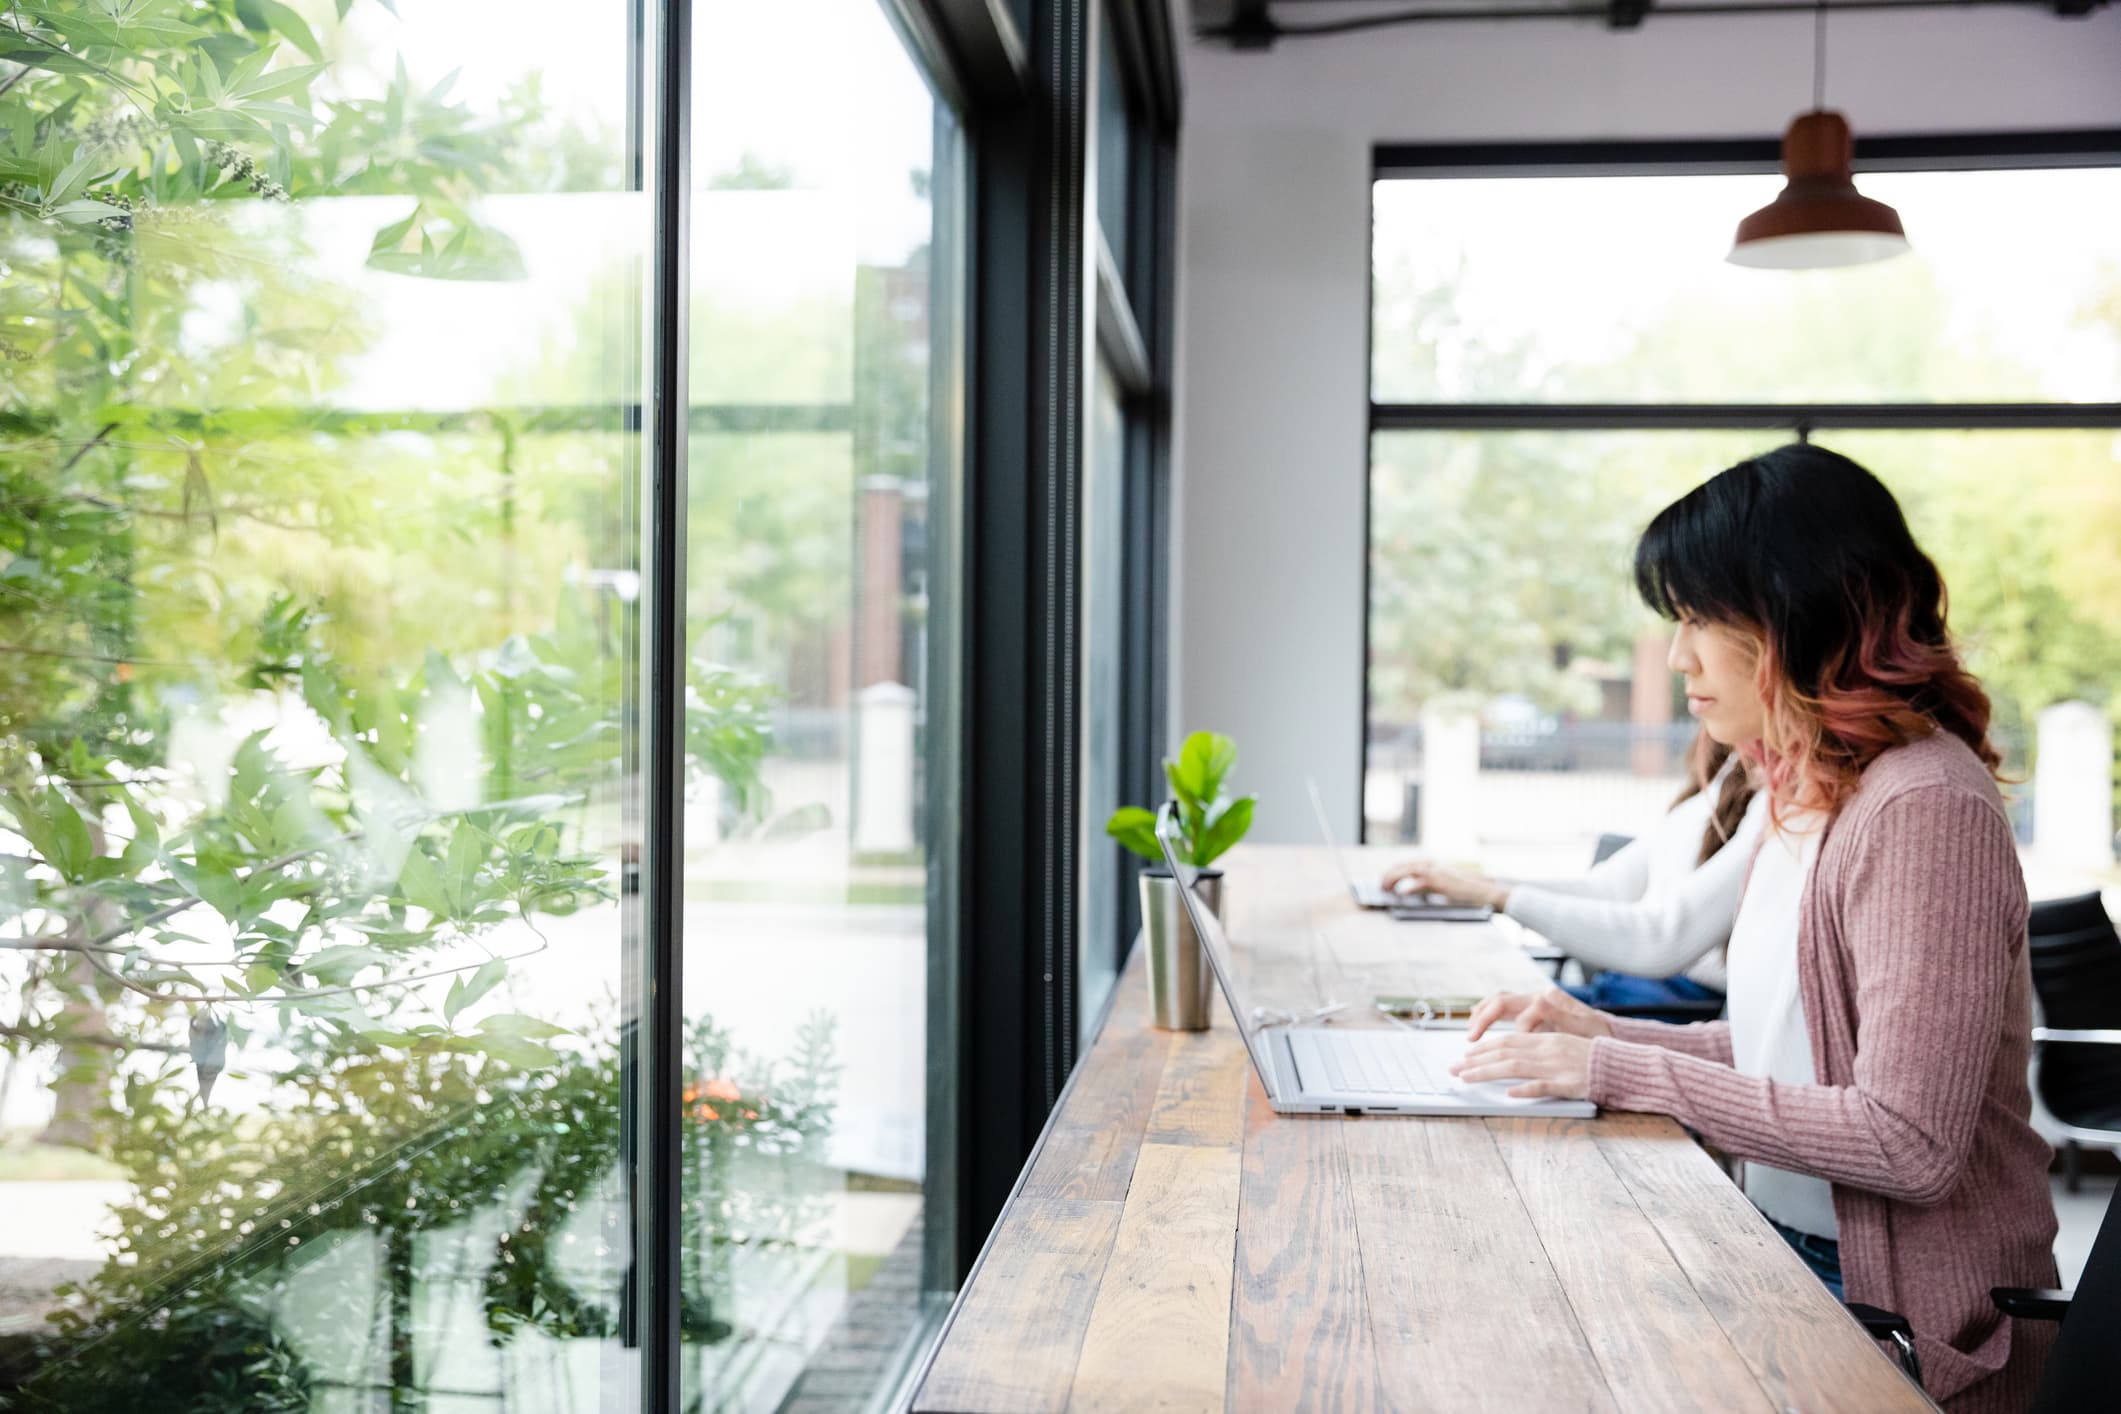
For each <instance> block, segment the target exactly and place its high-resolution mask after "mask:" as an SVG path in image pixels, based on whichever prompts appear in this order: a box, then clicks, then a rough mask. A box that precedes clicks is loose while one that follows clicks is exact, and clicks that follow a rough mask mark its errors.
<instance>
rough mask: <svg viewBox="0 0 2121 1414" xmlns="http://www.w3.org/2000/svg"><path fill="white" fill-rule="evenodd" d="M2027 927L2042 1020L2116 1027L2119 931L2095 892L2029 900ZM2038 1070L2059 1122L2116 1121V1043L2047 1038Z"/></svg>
mask: <svg viewBox="0 0 2121 1414" xmlns="http://www.w3.org/2000/svg"><path fill="white" fill-rule="evenodd" d="M2028 932H2029V935H2030V936H2029V946H2030V949H2031V957H2032V967H2033V990H2034V991H2035V992H2037V993H2038V994H2039V996H2040V1010H2041V1013H2042V1014H2043V1016H2044V1018H2045V1020H2046V1023H2047V1025H2049V1026H2052V1027H2058V1028H2064V1029H2068V1030H2073V1031H2074V1030H2087V1031H2096V1030H2104V1029H2110V1030H2121V935H2117V934H2116V933H2115V932H2114V923H2113V920H2112V919H2111V918H2109V917H2107V915H2106V907H2105V905H2104V904H2102V903H2101V902H2100V901H2099V895H2097V894H2079V895H2077V896H2075V897H2074V898H2059V899H2048V900H2045V901H2043V902H2040V903H2036V904H2034V905H2033V908H2032V917H2031V920H2030V924H2029V928H2028ZM2036 1074H2037V1084H2038V1085H2039V1087H2040V1100H2041V1103H2042V1104H2045V1105H2046V1106H2047V1108H2048V1109H2049V1111H2050V1112H2052V1113H2053V1114H2054V1116H2055V1118H2057V1119H2059V1120H2061V1121H2062V1122H2063V1123H2065V1124H2075V1125H2081V1126H2083V1127H2085V1128H2088V1129H2110V1128H2113V1127H2115V1125H2116V1124H2117V1123H2121V1046H2101V1045H2088V1044H2081V1043H2080V1044H2072V1043H2069V1042H2063V1041H2049V1042H2046V1043H2045V1044H2043V1045H2042V1046H2041V1048H2040V1060H2039V1065H2038V1067H2037V1071H2036Z"/></svg>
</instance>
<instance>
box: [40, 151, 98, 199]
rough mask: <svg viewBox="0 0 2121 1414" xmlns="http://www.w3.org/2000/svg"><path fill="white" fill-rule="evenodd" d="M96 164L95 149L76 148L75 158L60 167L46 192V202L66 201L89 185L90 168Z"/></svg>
mask: <svg viewBox="0 0 2121 1414" xmlns="http://www.w3.org/2000/svg"><path fill="white" fill-rule="evenodd" d="M95 165H96V154H95V153H94V152H93V151H91V150H90V149H89V148H87V147H77V148H75V149H74V160H73V161H71V162H69V163H67V164H66V166H65V167H63V168H61V169H60V171H59V175H58V177H57V178H56V179H55V180H54V181H53V182H52V185H51V187H50V189H49V190H47V191H46V192H45V193H44V200H45V203H46V204H47V205H57V204H60V203H63V202H65V200H66V199H67V198H68V197H70V196H72V195H73V194H74V193H75V192H76V191H78V190H80V189H81V188H82V187H83V186H85V185H87V183H88V178H89V174H90V173H89V169H90V168H92V167H94V166H95Z"/></svg>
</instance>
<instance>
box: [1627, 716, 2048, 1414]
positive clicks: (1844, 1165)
mask: <svg viewBox="0 0 2121 1414" xmlns="http://www.w3.org/2000/svg"><path fill="white" fill-rule="evenodd" d="M2025 922H2026V897H2025V880H2024V876H2023V875H2022V874H2021V873H2020V871H2019V867H2018V856H2017V851H2016V849H2015V848H2014V847H2013V844H2012V840H2011V830H2010V824H2009V822H2008V820H2007V819H2006V818H2005V816H2004V813H2003V803H2002V799H2001V797H2000V796H1999V795H1998V793H1997V790H1996V786H1995V783H1994V782H1993V781H1991V780H1990V779H1989V775H1988V772H1987V770H1986V769H1985V768H1984V767H1983V766H1982V765H1981V762H1980V759H1979V758H1978V757H1976V756H1975V755H1974V753H1973V752H1972V751H1971V750H1970V749H1968V747H1967V746H1966V744H1965V743H1964V742H1962V741H1960V740H1959V739H1958V738H1957V737H1955V736H1952V735H1950V734H1949V733H1946V732H1937V733H1935V734H1934V735H1932V736H1929V737H1927V738H1925V739H1923V740H1921V741H1918V742H1914V743H1912V744H1910V745H1907V746H1902V747H1897V748H1895V749H1893V750H1891V751H1888V752H1886V753H1884V754H1883V755H1881V756H1880V757H1878V759H1877V760H1875V761H1873V762H1872V763H1871V765H1870V767H1869V768H1868V769H1867V770H1865V771H1864V773H1863V779H1862V781H1861V782H1860V783H1859V784H1858V787H1857V791H1856V794H1855V795H1854V796H1853V797H1852V798H1851V799H1850V800H1849V801H1848V802H1847V803H1846V804H1845V805H1844V806H1843V807H1842V809H1841V811H1840V812H1839V814H1837V815H1836V816H1835V818H1834V820H1833V821H1832V823H1831V824H1830V825H1829V826H1828V827H1827V834H1826V838H1825V839H1824V840H1823V841H1822V842H1821V844H1820V848H1819V856H1818V862H1817V863H1816V864H1815V865H1814V866H1813V869H1812V875H1811V878H1810V881H1809V882H1808V883H1807V885H1806V887H1805V891H1804V899H1803V903H1802V909H1801V912H1800V915H1799V923H1798V928H1797V981H1798V988H1799V992H1800V995H1801V996H1802V997H1803V1001H1804V1017H1805V1026H1806V1029H1807V1030H1808V1031H1809V1032H1810V1035H1811V1042H1812V1066H1813V1069H1814V1072H1815V1073H1816V1075H1817V1076H1818V1081H1819V1083H1817V1084H1815V1085H1791V1084H1786V1083H1783V1082H1780V1081H1773V1080H1765V1079H1760V1078H1757V1077H1754V1076H1749V1075H1741V1074H1739V1073H1738V1071H1737V1070H1736V1069H1734V1068H1733V1066H1732V1061H1731V1038H1730V1025H1729V1023H1727V1022H1704V1023H1700V1024H1697V1025H1692V1026H1668V1025H1663V1024H1660V1023H1657V1022H1643V1021H1625V1020H1616V1021H1615V1022H1614V1023H1613V1036H1612V1038H1611V1039H1605V1038H1600V1039H1599V1040H1597V1041H1594V1042H1593V1043H1592V1045H1591V1062H1590V1095H1591V1098H1592V1099H1593V1100H1596V1101H1597V1102H1598V1103H1599V1104H1601V1105H1607V1106H1610V1107H1612V1108H1614V1109H1623V1110H1652V1111H1657V1112H1660V1113H1664V1114H1669V1115H1672V1116H1673V1117H1675V1118H1676V1119H1678V1120H1679V1121H1680V1122H1682V1123H1684V1124H1686V1125H1689V1126H1691V1127H1692V1128H1693V1129H1695V1130H1697V1131H1699V1132H1700V1133H1701V1134H1702V1135H1703V1137H1705V1138H1707V1139H1708V1140H1709V1141H1710V1142H1712V1143H1714V1144H1716V1145H1717V1146H1719V1147H1721V1148H1723V1149H1725V1150H1728V1151H1729V1152H1730V1153H1732V1154H1735V1155H1736V1156H1738V1157H1739V1158H1744V1159H1757V1160H1759V1161H1761V1162H1763V1163H1768V1164H1773V1165H1775V1166H1776V1167H1778V1168H1785V1169H1792V1170H1795V1171H1797V1172H1800V1173H1809V1174H1816V1175H1818V1176H1819V1177H1821V1178H1825V1179H1827V1180H1828V1181H1829V1182H1831V1183H1832V1184H1833V1194H1834V1218H1835V1221H1836V1222H1837V1223H1838V1224H1839V1226H1840V1242H1841V1271H1842V1280H1843V1283H1844V1285H1845V1287H1846V1290H1847V1293H1848V1299H1849V1300H1851V1301H1865V1302H1869V1303H1871V1304H1873V1305H1876V1306H1883V1307H1886V1308H1887V1309H1889V1310H1894V1311H1899V1312H1901V1313H1902V1314H1904V1315H1906V1316H1907V1318H1908V1320H1909V1321H1910V1322H1911V1323H1912V1324H1913V1326H1914V1328H1915V1344H1916V1348H1917V1350H1918V1352H1919V1353H1920V1355H1921V1357H1922V1370H1923V1378H1924V1381H1925V1383H1926V1384H1927V1386H1928V1389H1929V1393H1930V1394H1931V1395H1932V1397H1934V1398H1936V1399H1938V1400H1940V1401H1942V1402H1943V1403H1944V1404H1945V1407H1946V1408H1948V1409H1951V1410H1954V1411H1990V1410H1996V1411H2002V1410H2016V1409H2022V1408H2024V1407H2025V1405H2026V1404H2027V1403H2028V1402H2029V1401H2030V1399H2031V1397H2032V1394H2033V1391H2034V1389H2035V1388H2036V1387H2037V1385H2038V1383H2039V1378H2040V1367H2041V1364H2042V1362H2043V1360H2044V1359H2045V1356H2046V1352H2047V1349H2048V1346H2049V1345H2050V1344H2051V1343H2052V1330H2051V1328H2048V1327H2046V1326H2045V1325H2044V1323H2041V1322H2032V1321H2027V1322H2018V1321H2013V1320H2010V1319H2008V1318H2006V1317H2004V1316H2002V1315H2001V1314H1999V1313H1998V1312H1997V1311H1996V1309H1995V1306H1994V1303H1993V1302H1992V1301H1991V1300H1990V1299H1989V1294H1988V1293H1989V1288H1990V1287H1992V1286H2051V1285H2053V1284H2054V1282H2055V1264H2054V1256H2053V1244H2054V1240H2055V1214H2054V1205H2053V1202H2052V1200H2051V1199H2050V1197H2049V1194H2048V1186H2047V1165H2048V1160H2049V1158H2050V1150H2049V1148H2048V1146H2047V1144H2046V1143H2045V1141H2043V1140H2042V1139H2041V1138H2040V1136H2039V1135H2038V1134H2036V1133H2034V1131H2033V1129H2032V1127H2031V1125H2030V1124H2029V1123H2028V1122H2027V1118H2028V1115H2029V1114H2030V1112H2031V1096H2030V1095H2029V1094H2028V1092H2027V1089H2026V1080H2025V1068H2026V1054H2027V1049H2028V1047H2029V1046H2030V1045H2031V1037H2030V1031H2031V1025H2032V1007H2031V1001H2030V997H2031V975H2030V972H2029V970H2028V967H2027V962H2026V948H2025Z"/></svg>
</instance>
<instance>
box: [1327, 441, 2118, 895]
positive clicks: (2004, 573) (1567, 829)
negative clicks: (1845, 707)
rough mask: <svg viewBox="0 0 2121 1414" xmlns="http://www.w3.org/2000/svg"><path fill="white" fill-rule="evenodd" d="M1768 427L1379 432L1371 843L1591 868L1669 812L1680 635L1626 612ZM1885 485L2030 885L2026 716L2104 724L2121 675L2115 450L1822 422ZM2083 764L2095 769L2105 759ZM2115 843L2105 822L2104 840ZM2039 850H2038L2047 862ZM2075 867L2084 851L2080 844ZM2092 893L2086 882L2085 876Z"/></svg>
mask: <svg viewBox="0 0 2121 1414" xmlns="http://www.w3.org/2000/svg"><path fill="white" fill-rule="evenodd" d="M1779 440H1780V439H1779V438H1777V437H1774V436H1772V435H1770V436H1760V435H1756V434H1737V433H1678V432H1612V433H1604V432H1600V433H1589V432H1509V433H1474V432H1438V433H1428V432H1421V433H1413V432H1408V433H1382V434H1379V435H1378V436H1377V437H1375V438H1374V439H1373V446H1372V469H1371V522H1370V557H1371V561H1370V563H1371V596H1370V627H1369V638H1370V663H1369V703H1370V708H1369V712H1370V716H1369V722H1368V732H1367V752H1366V758H1365V760H1366V769H1365V778H1364V813H1365V818H1366V823H1367V827H1368V835H1369V838H1370V839H1371V840H1373V841H1382V842H1393V841H1406V842H1413V841H1416V840H1419V841H1420V842H1421V843H1422V845H1423V846H1424V848H1427V849H1433V850H1437V851H1440V852H1443V853H1445V854H1447V855H1454V856H1464V857H1467V858H1471V859H1478V860H1480V861H1481V862H1482V863H1483V865H1484V866H1485V867H1487V868H1489V869H1491V870H1494V871H1496V872H1499V873H1502V874H1506V875H1509V874H1515V875H1557V874H1568V873H1573V872H1576V871H1578V870H1580V869H1582V868H1583V867H1585V866H1586V865H1587V864H1588V862H1589V861H1590V858H1591V851H1592V848H1593V846H1594V845H1595V844H1596V842H1597V839H1598V836H1599V835H1600V834H1601V833H1605V832H1608V831H1612V832H1617V833H1621V834H1636V833H1640V832H1641V831H1642V830H1643V829H1644V828H1645V827H1647V826H1648V825H1649V824H1651V823H1652V822H1654V821H1655V820H1656V818H1657V817H1658V815H1659V814H1660V813H1661V812H1662V811H1663V810H1664V808H1665V807H1666V806H1667V805H1668V804H1669V803H1670V801H1671V799H1672V797H1673V795H1674V794H1675V793H1676V791H1677V790H1678V788H1679V785H1680V780H1681V766H1680V758H1681V751H1682V749H1683V748H1684V746H1685V744H1686V742H1687V741H1688V740H1689V739H1690V738H1691V736H1692V734H1693V726H1692V724H1691V722H1690V721H1689V720H1688V718H1687V715H1686V707H1685V704H1684V702H1683V701H1681V700H1679V698H1678V695H1677V688H1676V682H1675V679H1674V678H1673V676H1672V674H1671V673H1670V672H1669V671H1668V670H1667V669H1666V667H1665V651H1666V647H1667V644H1668V642H1669V637H1670V630H1669V627H1668V626H1667V625H1665V624H1664V623H1662V622H1661V621H1660V620H1658V619H1656V618H1655V617H1653V616H1652V615H1651V614H1650V613H1649V612H1648V611H1647V610H1646V609H1644V608H1643V607H1642V605H1641V603H1640V602H1639V601H1638V600H1637V599H1636V597H1635V592H1634V586H1633V581H1632V577H1631V565H1632V556H1633V552H1634V543H1635V539H1636V537H1637V536H1638V535H1639V534H1640V532H1641V530H1642V528H1643V526H1645V525H1646V524H1648V522H1649V519H1650V517H1651V516H1652V515H1654V514H1655V513H1656V512H1657V511H1658V509H1660V508H1661V507H1662V506H1664V505H1665V504H1667V503H1668V502H1670V501H1671V500H1672V499H1674V498H1675V497H1677V496H1679V495H1680V494H1682V493H1683V492H1684V491H1686V490H1687V489H1689V488H1690V487H1692V486H1694V485H1696V484H1698V483H1699V482H1700V481H1701V480H1703V479H1705V478H1706V477H1708V476H1711V475H1713V474H1715V473H1716V472H1717V471H1720V470H1722V469H1723V468H1724V467H1725V466H1728V465H1730V464H1731V463H1732V462H1734V461H1737V460H1739V459H1740V458H1742V457H1745V456H1747V455H1750V454H1752V453H1754V452H1758V451H1761V450H1764V449H1765V448H1767V447H1769V446H1773V445H1775V444H1776V443H1777V442H1778V441H1779ZM1818 440H1819V441H1820V443H1821V444H1822V445H1825V446H1831V447H1832V448H1833V449H1834V450H1836V451H1840V452H1843V453H1845V454H1847V455H1849V456H1852V457H1854V458H1856V459H1857V460H1858V461H1860V462H1862V463H1863V464H1865V465H1866V466H1868V467H1870V468H1871V469H1872V470H1873V471H1875V472H1877V473H1878V475H1879V476H1880V477H1881V478H1882V479H1884V480H1885V482H1886V483H1887V484H1888V485H1889V486H1891V487H1892V488H1893V491H1894V494H1895V495H1897V496H1898V497H1899V498H1900V501H1901V504H1902V506H1903V507H1904V508H1905V509H1906V511H1907V515H1908V519H1909V522H1910V524H1911V525H1912V526H1913V528H1914V530H1915V534H1916V536H1917V538H1918V540H1919V541H1920V542H1921V544H1922V545H1923V547H1924V549H1926V550H1927V551H1928V552H1929V553H1930V555H1931V556H1932V558H1934V559H1935V560H1936V561H1937V565H1938V568H1939V570H1940V571H1941V572H1942V573H1943V575H1944V579H1945V584H1946V586H1947V588H1948V589H1949V591H1950V602H1951V625H1952V630H1953V632H1954V634H1955V635H1956V636H1957V637H1958V639H1959V641H1960V643H1961V645H1962V647H1963V649H1964V651H1965V652H1966V655H1967V660H1968V663H1969V665H1970V666H1971V667H1972V668H1973V670H1974V671H1975V672H1976V673H1977V674H1978V675H1979V676H1980V677H1981V680H1982V682H1983V684H1984V685H1985V686H1986V687H1987V688H1988V690H1989V693H1990V695H1991V697H1992V699H1993V701H1994V703H1995V706H1996V718H1995V726H1994V735H1995V738H1996V741H1997V744H1998V746H1999V747H2001V748H2002V749H2003V751H2004V755H2005V765H2006V767H2007V769H2008V770H2009V771H2010V772H2011V773H2012V774H2013V775H2016V776H2020V777H2023V778H2024V779H2023V783H2022V784H2019V785H2015V786H2013V787H2011V788H2010V789H2009V791H2008V792H2007V793H2008V795H2009V796H2010V797H2011V799H2012V802H2013V805H2012V809H2013V815H2014V818H2015V819H2016V820H2017V822H2018V825H2019V830H2020V836H2021V839H2022V840H2024V841H2026V842H2028V843H2029V844H2031V843H2039V844H2041V845H2042V846H2043V847H2042V848H2039V849H2032V850H2030V851H2029V853H2028V855H2027V866H2028V870H2029V873H2030V874H2031V876H2032V877H2033V880H2034V882H2035V885H2036V892H2041V891H2043V890H2044V891H2046V892H2060V891H2063V889H2064V887H2065V886H2066V885H2069V884H2070V883H2071V879H2070V878H2069V877H2067V876H2066V875H2061V874H2057V872H2056V870H2057V868H2060V867H2063V866H2060V865H2058V864H2057V860H2058V859H2064V858H2066V857H2069V856H2070V851H2069V849H2068V847H2067V845H2068V842H2066V841H2063V842H2058V841H2044V842H2041V841H2035V840H2034V837H2033V825H2034V821H2035V813H2036V812H2035V809H2034V806H2035V792H2034V785H2035V782H2034V780H2033V778H2032V770H2033V768H2034V766H2035V765H2036V763H2037V759H2038V720H2039V715H2040V713H2041V712H2042V710H2043V709H2046V708H2048V707H2051V706H2053V705H2055V704H2056V703H2060V702H2067V701H2071V700H2081V701H2087V702H2089V703H2091V704H2092V705H2093V706H2095V707H2097V708H2098V709H2099V710H2100V711H2101V712H2103V713H2107V714H2109V716H2111V715H2112V714H2113V713H2114V711H2115V706H2116V704H2115V701H2114V699H2113V697H2112V693H2111V684H2112V683H2113V682H2114V681H2115V680H2116V679H2117V677H2121V576H2117V574H2116V571H2115V566H2114V559H2113V554H2112V546H2113V544H2114V543H2115V541H2116V539H2117V537H2121V439H2117V438H2116V437H2115V435H2114V434H2113V433H2111V432H2103V431H2077V432H1989V433H1969V432H1939V433H1899V432H1895V433H1872V432H1863V433H1858V432H1836V433H1822V434H1820V435H1819V438H1818ZM2096 769H2100V770H2103V771H2104V772H2106V773H2107V774H2108V775H2109V776H2111V774H2112V770H2113V765H2112V763H2111V762H2107V763H2105V764H2104V765H2103V766H2101V767H2097V768H2096ZM2108 833H2109V834H2110V833H2111V827H2110V826H2109V827H2108ZM2043 856H2046V860H2045V862H2043ZM2079 857H2081V852H2080V855H2079ZM2081 886H2082V887H2089V886H2090V885H2088V884H2086V885H2081Z"/></svg>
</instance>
